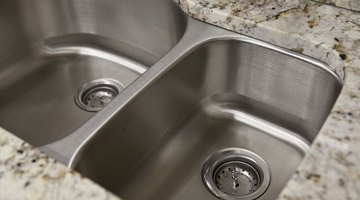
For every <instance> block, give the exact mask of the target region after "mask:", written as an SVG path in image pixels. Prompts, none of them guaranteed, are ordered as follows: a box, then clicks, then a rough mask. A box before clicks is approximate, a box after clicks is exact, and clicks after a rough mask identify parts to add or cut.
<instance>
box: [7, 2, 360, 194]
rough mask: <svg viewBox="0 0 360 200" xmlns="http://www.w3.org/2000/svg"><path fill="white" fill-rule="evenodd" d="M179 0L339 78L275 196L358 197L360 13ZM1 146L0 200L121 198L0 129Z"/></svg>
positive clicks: (307, 5) (201, 15)
mask: <svg viewBox="0 0 360 200" xmlns="http://www.w3.org/2000/svg"><path fill="white" fill-rule="evenodd" d="M178 1H179V2H178V3H179V5H180V6H181V7H182V8H183V10H184V11H185V12H186V13H188V14H189V15H191V16H193V17H194V18H197V19H199V20H202V21H205V22H208V23H211V24H214V25H217V26H220V27H223V28H226V29H229V30H232V31H235V32H239V33H241V34H244V35H247V36H250V37H254V38H257V39H260V40H263V41H266V42H269V43H272V44H275V45H278V46H282V47H285V48H287V49H291V50H294V51H297V52H300V53H303V54H306V55H309V56H311V57H314V58H316V59H319V60H321V61H323V62H325V63H327V64H328V65H329V66H330V67H331V69H332V70H334V71H335V72H336V73H337V74H338V75H339V76H340V77H341V78H342V79H343V80H344V87H343V90H342V92H341V94H340V96H339V98H338V100H337V102H336V104H335V106H334V108H333V110H332V112H331V114H330V116H329V118H328V119H327V121H326V123H325V125H324V126H323V128H322V130H321V132H320V133H319V135H318V137H317V138H316V140H315V142H314V143H313V145H312V148H311V150H310V152H309V153H308V154H307V156H306V157H305V159H304V161H303V162H302V164H301V166H300V167H299V168H298V170H297V172H296V173H295V174H294V176H293V178H292V179H291V180H290V182H289V183H288V185H287V186H286V187H285V189H284V190H283V192H282V193H281V195H280V196H279V199H281V200H292V199H299V200H300V199H301V200H304V199H326V200H338V199H348V200H350V199H354V200H355V199H360V167H359V165H360V13H357V12H352V11H349V10H345V9H340V8H336V7H332V6H329V5H324V4H320V3H314V2H312V1H305V0H303V1H301V0H272V1H269V0H178ZM319 1H323V0H319ZM355 1H356V0H355ZM325 2H329V3H331V2H334V1H331V0H325ZM346 2H349V0H346ZM347 5H351V4H347ZM354 5H355V4H354ZM0 148H1V151H0V199H1V200H2V199H4V200H12V199H14V200H17V199H21V200H23V199H119V198H118V197H116V196H114V195H113V194H111V193H109V192H107V191H106V190H105V189H102V188H101V187H99V186H98V185H96V184H95V183H93V182H91V181H89V180H88V179H86V178H82V177H81V175H79V174H78V173H76V172H73V171H71V170H69V169H67V168H66V167H65V166H63V165H61V164H59V163H57V162H56V161H55V160H54V159H52V158H49V157H47V156H46V155H45V154H42V153H41V152H40V151H38V150H37V149H34V148H32V147H31V146H30V145H28V144H27V143H25V142H23V141H22V140H20V139H18V138H17V137H15V136H14V135H12V134H10V133H9V132H7V131H5V130H3V129H1V128H0Z"/></svg>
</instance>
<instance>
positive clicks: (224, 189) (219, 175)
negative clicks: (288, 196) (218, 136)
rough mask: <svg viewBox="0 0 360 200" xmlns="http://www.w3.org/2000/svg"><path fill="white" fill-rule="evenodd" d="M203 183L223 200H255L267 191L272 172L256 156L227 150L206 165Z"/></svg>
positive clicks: (250, 153)
mask: <svg viewBox="0 0 360 200" xmlns="http://www.w3.org/2000/svg"><path fill="white" fill-rule="evenodd" d="M203 182H204V184H205V186H206V187H207V189H208V190H209V191H210V192H211V193H212V194H213V195H215V196H216V197H218V198H220V199H225V200H236V199H242V200H252V199H257V198H258V197H260V196H261V195H262V194H263V193H264V192H265V191H266V190H267V188H268V186H269V184H270V172H269V168H268V166H267V164H266V163H265V161H264V160H263V159H261V158H260V157H259V156H258V155H257V154H255V153H253V152H251V151H248V150H245V149H240V148H231V149H224V150H222V151H219V152H216V153H214V154H213V155H212V156H211V157H210V158H209V159H208V160H207V161H206V162H205V164H204V167H203Z"/></svg>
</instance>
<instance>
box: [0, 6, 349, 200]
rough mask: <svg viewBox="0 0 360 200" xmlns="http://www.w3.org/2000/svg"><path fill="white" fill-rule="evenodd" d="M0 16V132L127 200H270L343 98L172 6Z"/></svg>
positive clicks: (319, 80)
mask: <svg viewBox="0 0 360 200" xmlns="http://www.w3.org/2000/svg"><path fill="white" fill-rule="evenodd" d="M0 10H1V11H0V21H1V22H2V24H3V26H4V27H6V28H4V29H2V31H1V32H0V36H1V37H0V40H1V44H2V45H1V46H0V83H1V84H0V95H1V97H2V98H1V99H0V102H1V104H0V126H2V127H4V128H6V129H8V130H9V131H11V132H13V133H14V134H16V135H17V136H19V137H21V138H23V139H24V140H25V141H27V142H29V143H30V144H32V145H34V146H36V147H39V148H40V149H41V150H43V151H44V152H46V153H48V154H49V155H51V156H53V157H54V158H56V159H58V160H59V161H60V162H62V163H64V164H66V165H68V166H69V167H70V168H73V169H76V170H77V171H79V172H80V173H81V174H83V175H84V176H86V177H89V178H90V179H92V180H94V181H96V182H98V183H99V184H101V185H102V186H104V187H105V188H107V189H109V190H110V191H112V192H114V193H116V194H118V195H119V196H120V197H122V198H123V199H125V200H133V199H134V200H138V199H139V200H140V199H142V200H144V199H149V200H153V199H156V200H160V199H164V200H165V199H177V200H180V199H197V200H202V199H204V200H209V199H267V200H268V199H275V198H276V197H277V195H278V194H279V192H280V191H281V189H282V188H283V187H284V186H285V184H286V182H287V181H288V180H289V179H290V177H291V176H292V174H293V173H294V172H295V170H296V168H297V167H298V166H299V164H300V162H301V160H302V159H303V157H304V155H305V154H306V152H307V150H308V149H309V146H310V145H311V143H312V141H313V140H314V138H315V137H316V135H317V134H318V132H319V130H320V128H321V126H322V125H323V124H324V122H325V120H326V118H327V116H328V114H329V112H330V111H331V108H332V106H333V104H334V102H335V101H336V98H337V96H338V95H339V93H340V90H341V88H342V81H341V79H340V78H339V77H338V76H337V75H336V74H335V73H334V72H332V71H331V70H329V68H328V67H327V66H326V65H325V64H323V63H321V62H318V61H316V60H314V59H312V58H309V57H307V56H304V55H300V54H298V53H295V52H291V51H288V50H286V49H283V48H279V47H276V46H273V45H270V44H267V43H264V42H261V41H258V40H256V39H252V38H249V37H246V36H243V35H239V34H237V33H233V32H229V31H227V30H223V29H221V28H218V27H214V26H211V25H209V24H205V23H203V22H200V21H197V20H194V19H192V18H191V17H188V16H186V15H185V14H184V13H183V12H182V11H181V9H180V8H179V7H178V5H177V4H176V2H173V1H172V0H153V1H147V0H136V1H133V0H105V1H99V2H98V1H96V2H95V1H91V0H82V1H80V0H64V1H57V0H36V1H35V0H26V1H25V0H16V1H10V0H9V1H3V2H2V3H0Z"/></svg>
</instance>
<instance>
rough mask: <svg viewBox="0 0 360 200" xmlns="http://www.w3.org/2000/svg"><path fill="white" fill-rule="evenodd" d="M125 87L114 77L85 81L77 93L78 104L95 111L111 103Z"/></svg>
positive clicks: (87, 109) (86, 109)
mask: <svg viewBox="0 0 360 200" xmlns="http://www.w3.org/2000/svg"><path fill="white" fill-rule="evenodd" d="M123 89H124V87H123V86H122V85H121V83H119V82H118V81H116V80H113V79H107V78H103V79H96V80H93V81H91V82H89V83H85V84H84V85H83V86H82V87H81V88H80V89H79V90H78V92H77V94H76V95H75V102H76V104H77V105H78V106H79V107H80V108H81V109H83V110H85V111H90V112H95V111H99V110H101V109H102V108H103V107H104V106H106V105H107V104H108V103H110V102H111V101H112V100H113V99H114V98H115V97H116V96H117V95H118V94H119V93H120V92H121V91H122V90H123Z"/></svg>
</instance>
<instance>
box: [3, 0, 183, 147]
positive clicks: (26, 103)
mask: <svg viewBox="0 0 360 200" xmlns="http://www.w3.org/2000/svg"><path fill="white" fill-rule="evenodd" d="M0 24H1V31H0V43H1V45H0V96H1V97H2V98H1V99H0V126H2V127H4V128H6V129H7V130H9V131H11V132H13V133H15V134H16V135H17V136H19V137H20V138H22V139H24V140H26V141H27V142H29V143H30V144H32V145H34V146H39V145H44V144H48V143H51V142H53V141H56V140H58V139H60V138H63V137H64V136H66V135H68V134H70V133H72V132H73V131H74V130H76V129H77V128H78V127H80V126H81V125H82V124H83V123H85V122H86V121H87V120H88V119H90V118H91V117H92V116H93V115H94V113H89V112H86V111H84V110H82V109H80V108H79V107H78V106H76V105H75V104H74V95H75V94H76V92H77V90H78V89H79V88H80V87H81V86H82V85H83V84H85V83H87V82H90V81H92V80H94V79H99V78H112V79H115V80H117V81H119V82H120V83H121V84H122V85H124V86H125V87H126V86H128V85H129V84H130V83H131V82H133V81H134V80H135V79H136V78H137V77H138V76H139V75H140V74H142V73H143V72H144V71H146V70H147V69H148V67H150V66H151V65H153V64H154V63H155V62H156V61H157V60H159V59H160V58H161V57H162V56H163V55H164V54H165V53H166V52H168V51H169V50H170V49H171V48H172V47H173V46H174V45H175V44H176V43H177V42H178V41H179V39H180V38H181V36H182V34H183V33H184V31H185V25H186V17H185V15H184V14H183V13H182V12H181V10H180V8H178V7H177V5H176V4H175V3H173V2H172V1H162V0H153V1H147V0H137V1H132V0H120V1H118V0H102V1H93V0H61V1H58V0H4V1H1V2H0Z"/></svg>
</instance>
